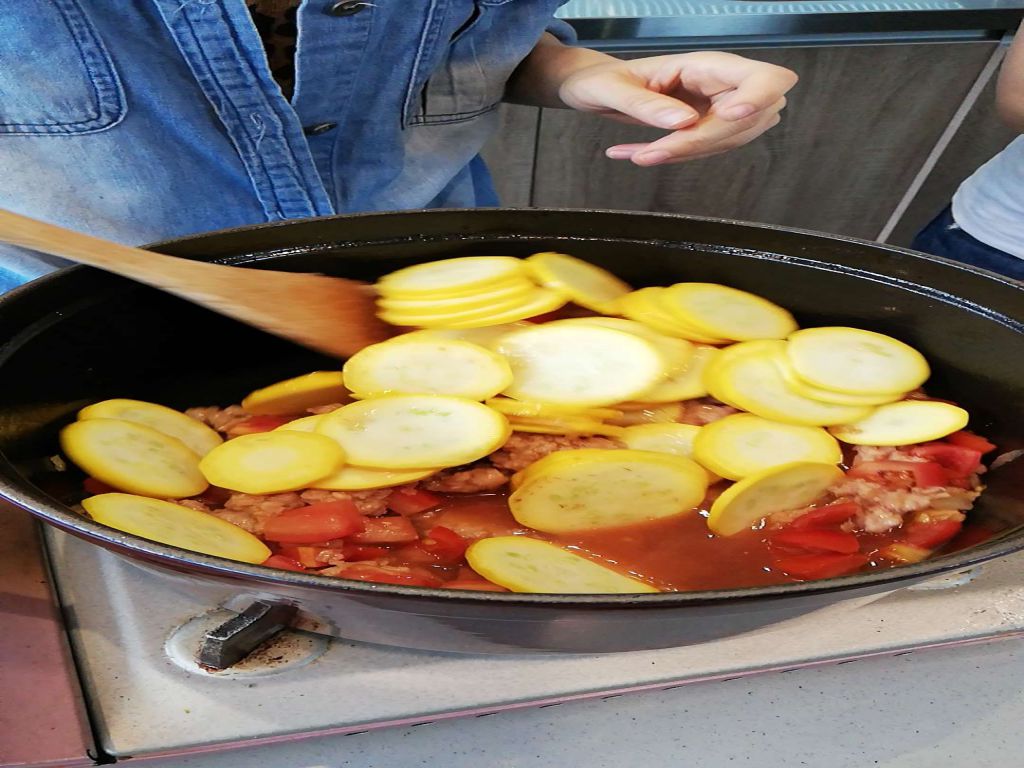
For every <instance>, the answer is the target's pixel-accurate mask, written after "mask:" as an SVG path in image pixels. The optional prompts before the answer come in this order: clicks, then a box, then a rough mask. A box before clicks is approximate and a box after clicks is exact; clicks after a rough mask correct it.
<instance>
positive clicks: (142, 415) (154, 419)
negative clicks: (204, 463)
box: [78, 398, 224, 456]
mask: <svg viewBox="0 0 1024 768" xmlns="http://www.w3.org/2000/svg"><path fill="white" fill-rule="evenodd" d="M78 418H79V419H120V420H121V421H132V422H135V423H136V424H143V425H145V426H147V427H152V428H153V429H155V430H156V431H157V432H163V433H164V434H165V435H170V436H171V437H176V438H178V439H179V440H181V442H183V443H184V444H185V446H186V447H187V448H189V449H190V450H192V451H193V452H195V453H196V454H198V455H199V456H205V455H206V454H207V453H209V452H210V451H211V450H213V449H214V448H216V447H217V446H218V445H220V444H221V443H222V442H224V440H223V439H222V438H221V436H220V435H219V434H217V432H216V431H215V430H213V429H210V427H208V426H206V425H205V424H203V422H201V421H199V420H198V419H193V418H192V417H191V416H186V415H185V414H184V413H182V412H181V411H176V410H174V409H173V408H167V407H165V406H163V405H157V404H156V403H147V402H144V401H142V400H125V399H121V398H118V399H115V400H104V401H103V402H100V403H94V404H93V405H90V406H88V407H86V408H83V409H82V410H81V411H79V412H78Z"/></svg>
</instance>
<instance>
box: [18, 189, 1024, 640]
mask: <svg viewBox="0 0 1024 768" xmlns="http://www.w3.org/2000/svg"><path fill="white" fill-rule="evenodd" d="M154 248H155V249H156V250H160V251H163V252H166V253H171V254H175V255H179V256H186V257H190V258H209V259H216V260H221V261H227V262H230V263H235V264H239V263H245V264H248V265H252V266H255V267H267V268H272V269H287V270H292V271H317V272H324V273H327V274H333V275H344V276H347V277H354V278H363V279H372V278H374V277H376V276H378V275H380V274H382V273H385V272H387V271H390V270H393V269H395V268H397V267H400V266H403V265H407V264H410V263H414V262H417V261H424V260H429V259H435V258H441V257H450V256H456V255H469V254H511V255H527V254H530V253H533V252H536V251H541V250H558V251H564V252H568V253H572V254H575V255H577V256H581V257H583V258H586V259H589V260H592V261H593V262H595V263H597V264H600V265H602V266H604V267H607V268H609V269H611V270H612V271H614V272H615V273H617V274H618V275H620V276H621V277H623V278H625V279H626V280H628V281H630V282H631V283H633V284H634V285H637V286H641V285H648V284H658V285H666V284H670V283H674V282H678V281H682V280H705V281H717V282H723V283H727V284H729V285H734V286H736V287H739V288H743V289H746V290H750V291H753V292H755V293H758V294H760V295H763V296H766V297H767V298H769V299H771V300H773V301H776V302H778V303H779V304H782V305H784V306H786V307H788V308H790V309H791V310H793V311H794V313H795V314H796V316H797V319H798V320H799V321H800V323H801V325H804V326H813V325H828V324H848V325H855V326H859V327H863V328H868V329H872V330H877V331H882V332H886V333H890V334H893V335H895V336H897V337H899V338H901V339H904V340H905V341H907V342H909V343H910V344H913V345H914V346H916V347H918V348H919V349H921V350H923V351H924V352H925V353H926V355H927V356H928V358H929V360H930V361H931V363H932V365H933V368H934V374H933V377H932V379H931V381H930V383H929V385H928V386H929V390H930V391H931V392H932V393H933V394H936V395H938V396H945V397H949V398H951V399H954V400H956V401H957V402H959V403H962V404H963V405H964V406H965V407H967V408H968V409H969V410H970V411H971V413H972V415H973V421H972V426H974V427H975V428H976V429H978V430H979V431H980V432H982V433H984V434H985V435H987V436H988V437H990V438H991V439H993V440H995V441H996V442H997V443H998V444H999V446H1000V450H1001V451H1008V450H1012V449H1018V448H1021V447H1022V444H1024V441H1022V430H1021V426H1022V421H1024V419H1022V417H1024V370H1022V364H1021V361H1022V360H1024V288H1022V286H1021V284H1019V283H1014V282H1012V281H1008V280H1004V279H1000V278H998V277H997V276H994V275H991V274H988V273H984V272H980V271H976V270H973V269H969V268H966V267H962V266H958V265H954V264H952V263H950V262H946V261H943V260H941V259H935V258H931V257H925V256H922V255H920V254H914V253H912V252H909V251H905V250H900V249H896V248H888V247H883V246H879V245H876V244H873V243H867V242H862V241H857V240H850V239H845V238H839V237H831V236H826V235H821V234H816V233H811V232H801V231H793V230H782V229H778V228H773V227H767V226H758V225H752V224H742V223H737V222H730V221H721V220H713V219H698V218H690V217H683V216H671V215H655V214H638V213H619V212H609V211H580V210H574V211H565V210H536V209H535V210H502V209H481V210H472V211H420V212H408V213H400V214H369V215H358V216H338V217H331V218H324V219H314V220H305V221H300V222H290V223H282V224H272V225H264V226H259V227H250V228H244V229H236V230H231V231H225V232H219V233H213V234H208V235H201V236H196V237H190V238H185V239H181V240H175V241H171V242H167V243H161V244H159V245H157V246H154ZM0 339H2V340H3V341H2V344H3V346H2V347H0V453H2V456H0V495H3V496H4V497H6V498H7V499H9V500H11V501H13V502H14V503H15V504H17V505H19V506H21V507H24V508H25V509H27V510H28V511H30V512H31V513H32V514H34V515H36V516H38V517H40V518H41V519H43V520H46V521H47V522H49V523H51V524H53V525H56V526H58V527H60V528H62V529H64V530H66V531H68V532H70V533H72V534H74V535H76V536H79V537H81V538H84V539H87V540H89V541H92V542H93V543H95V544H98V545H100V546H102V547H105V548H107V549H110V550H113V551H115V552H118V553H120V554H122V555H125V556H127V557H129V558H131V559H132V560H133V561H135V562H136V563H138V564H140V565H142V566H143V567H144V568H146V569H147V570H148V571H150V573H151V577H152V578H160V579H162V580H163V582H165V583H166V585H168V586H169V587H172V588H176V589H185V590H188V591H190V592H192V593H193V594H195V595H197V596H201V597H202V598H203V599H205V600H210V601H215V602H217V603H224V604H226V605H228V606H230V607H234V608H236V609H237V608H241V607H242V606H244V605H245V604H247V603H248V602H251V601H252V600H253V599H255V598H260V599H264V600H276V601H282V602H289V603H292V604H294V605H296V606H298V608H299V609H300V616H301V617H302V625H303V626H307V627H313V628H316V629H318V630H320V631H323V632H328V633H332V634H337V635H341V636H344V637H347V638H351V639H356V640H364V641H369V642H379V643H387V644H394V645H402V646H407V647H414V648H427V649H438V650H452V651H470V652H519V651H524V650H548V651H585V652H591V651H619V650H636V649H644V648H658V647H667V646H672V645H680V644H684V643H691V642H699V641H704V640H709V639H713V638H716V637H722V636H725V635H729V634H735V633H738V632H743V631H747V630H750V629H753V628H756V627H759V626H763V625H765V624H768V623H772V622H776V621H779V620H782V619H785V618H789V617H792V616H796V615H799V614H802V613H806V612H808V611H811V610H814V609H816V608H818V607H821V606H824V605H827V604H829V603H832V602H835V601H838V600H843V599H847V598H852V597H857V596H864V595H871V594H877V593H880V592H884V591H888V590H891V589H894V588H898V587H900V586H905V585H907V584H909V583H912V582H913V581H915V580H920V579H922V578H924V577H928V576H932V575H935V574H938V573H942V572H944V571H949V570H952V569H958V568H963V567H966V566H969V565H973V564H976V563H980V562H982V561H985V560H989V559H991V558H994V557H998V556H1001V555H1005V554H1007V553H1009V552H1013V551H1015V550H1018V549H1021V548H1024V528H1022V523H1024V490H1022V487H1024V486H1022V480H1024V462H1021V461H1010V462H1009V463H1007V464H1005V465H1004V466H1003V467H1002V468H1000V469H999V470H997V471H994V472H992V473H991V474H990V475H988V476H987V481H988V483H989V488H988V490H987V491H986V493H985V495H984V496H982V498H981V500H980V501H979V503H978V505H977V507H976V509H975V512H973V513H972V514H974V515H975V516H976V519H981V520H984V521H986V522H987V523H988V524H989V525H990V526H992V527H994V528H996V529H997V530H999V531H1001V532H1002V533H1000V535H998V536H997V537H996V538H994V539H992V540H990V541H988V542H986V543H984V544H981V545H978V546H975V547H973V548H971V549H968V550H963V551H960V552H957V553H954V554H952V555H948V556H945V557H941V558H938V559H935V560H931V561H926V562H924V563H921V564H917V565H909V566H905V567H901V568H897V569H894V570H891V571H883V572H876V573H871V574H866V575H853V576H847V577H843V578H837V579H830V580H827V581H819V582H810V583H803V584H787V585H780V586H769V587H757V588H748V589H733V590H723V591H715V592H710V591H704V592H683V593H675V594H662V595H635V596H632V595H616V596H573V595H515V594H499V593H465V592H463V593H459V592H453V591H445V590H438V589H423V588H411V587H397V586H388V585H379V586H377V585H372V584H368V583H364V582H349V581H343V580H338V579H329V578H324V577H317V576H312V575H307V574H298V573H290V572H284V571H277V570H271V569H266V568H262V567H259V566H251V565H244V564H239V563H234V562H230V561H227V560H221V559H218V558H215V557H209V556H206V555H200V554H195V553H192V552H187V551H183V550H179V549H176V548H173V547H167V546H163V545H160V544H156V543H153V542H149V541H146V540H143V539H140V538H137V537H134V536H130V535H125V534H122V533H119V532H117V531H114V530H110V529H108V528H105V527H103V526H100V525H97V524H94V523H92V522H91V521H89V520H87V519H85V518H83V517H80V516H78V515H76V514H75V513H74V512H72V511H70V510H69V509H68V508H67V506H65V504H64V503H62V501H74V500H75V497H74V495H73V491H72V490H71V489H72V487H73V486H74V485H75V484H76V482H77V480H79V479H80V477H79V476H77V475H74V474H73V473H53V472H48V471H47V468H48V467H49V463H48V462H47V461H45V458H46V457H48V456H52V455H53V454H55V453H56V452H57V443H56V432H57V430H58V429H59V428H60V427H61V426H62V425H64V424H65V423H67V422H68V421H69V420H71V419H72V418H73V415H74V413H75V412H76V411H77V410H78V409H79V408H80V407H82V406H83V405H85V404H87V403H90V402H94V401H96V400H99V399H102V398H108V397H133V398H140V399H145V400H153V401H156V402H160V403H166V404H168V405H171V406H176V407H179V408H184V407H187V406H191V405H206V404H229V403H236V402H238V401H239V398H240V397H241V396H242V395H244V394H245V393H246V392H248V391H250V390H251V389H253V388H254V387H256V386H258V385H262V384H265V383H268V382H270V381H273V380H276V379H279V378H282V377H286V376H290V375H295V374H298V373H302V372H305V371H309V370H313V369H317V368H323V367H325V366H330V365H332V362H331V361H329V360H326V359H324V358H320V357H317V356H315V355H313V354H310V353H307V352H305V351H303V350H300V349H297V348H295V347H293V346H291V345H290V344H288V343H286V342H282V341H279V340H277V339H274V338H271V337H269V336H266V335H264V334H262V333H260V332H258V331H255V330H253V329H250V328H247V327H244V326H241V325H239V324H237V323H235V322H233V321H230V320H226V319H224V318H222V317H219V316H217V315H214V314H211V313H208V312H206V311H204V310H201V309H198V308H196V307H194V306H192V305H190V304H187V303H184V302H182V301H179V300H177V299H175V298H172V297H170V296H166V295H163V294H160V293H157V292H155V291H153V290H151V289H148V288H144V287H141V286H138V285H135V284H133V283H129V282H127V281H124V280H121V279H119V278H115V277H112V276H109V275H107V274H105V273H102V272H98V271H93V270H90V269H85V268H73V269H68V270H64V271H62V272H59V273H56V274H54V275H50V276H48V277H46V278H43V279H41V280H38V281H36V282H34V283H32V284H30V285H27V286H25V287H22V288H20V289H18V290H16V291H14V292H12V293H10V294H8V295H7V296H5V297H3V298H2V299H0Z"/></svg>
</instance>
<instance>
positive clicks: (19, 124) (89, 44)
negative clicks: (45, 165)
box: [0, 0, 126, 135]
mask: <svg viewBox="0 0 1024 768" xmlns="http://www.w3.org/2000/svg"><path fill="white" fill-rule="evenodd" d="M31 6H32V7H31V9H29V8H25V10H24V11H16V12H15V11H12V12H9V13H8V14H5V16H7V17H8V18H6V19H5V21H4V32H3V34H2V35H0V134H11V135H37V134H79V133H95V132H96V131H102V130H104V129H106V128H110V127H112V126H114V125H116V124H117V123H119V122H120V121H121V120H122V119H123V118H124V115H125V112H126V106H125V99H124V92H123V90H122V88H121V83H120V80H119V79H118V76H117V71H116V69H115V68H114V63H113V61H112V60H111V58H110V55H109V54H108V53H107V50H106V48H105V47H104V45H103V42H102V41H101V40H100V38H99V35H98V34H97V32H96V29H95V27H93V25H92V22H90V21H89V17H88V16H87V15H86V13H85V11H84V10H83V8H82V6H81V5H80V4H79V0H36V2H34V3H31Z"/></svg>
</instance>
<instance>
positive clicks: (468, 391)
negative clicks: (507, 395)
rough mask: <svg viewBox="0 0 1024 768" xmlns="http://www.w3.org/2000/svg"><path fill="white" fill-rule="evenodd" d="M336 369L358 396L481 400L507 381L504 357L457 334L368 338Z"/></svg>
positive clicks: (507, 372)
mask: <svg viewBox="0 0 1024 768" xmlns="http://www.w3.org/2000/svg"><path fill="white" fill-rule="evenodd" d="M342 372H343V374H344V380H345V386H346V387H347V388H348V389H349V390H351V391H352V392H353V393H354V394H356V395H358V396H360V397H361V398H367V397H375V396H378V395H387V394H392V393H397V394H408V395H419V394H423V395H452V396H454V397H466V398H469V399H470V400H484V399H486V398H489V397H493V396H494V395H496V394H498V393H499V392H501V391H502V390H503V389H505V388H506V387H508V386H509V385H510V384H511V383H512V369H511V368H509V365H508V363H507V362H506V360H505V358H503V357H501V355H498V354H495V353H494V352H491V351H490V350H489V349H484V348H483V347H481V346H478V345H476V344H471V343H469V342H468V341H459V340H458V339H429V338H427V339H425V338H419V339H407V340H395V341H386V342H384V343H382V344H373V345H371V346H369V347H365V348H363V349H361V350H360V351H359V352H356V353H355V354H354V355H353V356H352V357H350V358H349V359H348V361H347V362H346V363H345V367H344V368H343V370H342Z"/></svg>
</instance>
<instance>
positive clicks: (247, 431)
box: [231, 415, 294, 435]
mask: <svg viewBox="0 0 1024 768" xmlns="http://www.w3.org/2000/svg"><path fill="white" fill-rule="evenodd" d="M293 420H294V419H293V418H292V417H291V416H270V415H266V416H250V417H249V418H248V419H246V420H245V421H241V422H239V423H238V424H236V425H235V426H233V427H231V434H233V435H253V434H255V433H257V432H270V431H271V430H272V429H277V428H278V427H280V426H283V425H284V424H287V423H288V422H289V421H293Z"/></svg>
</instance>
